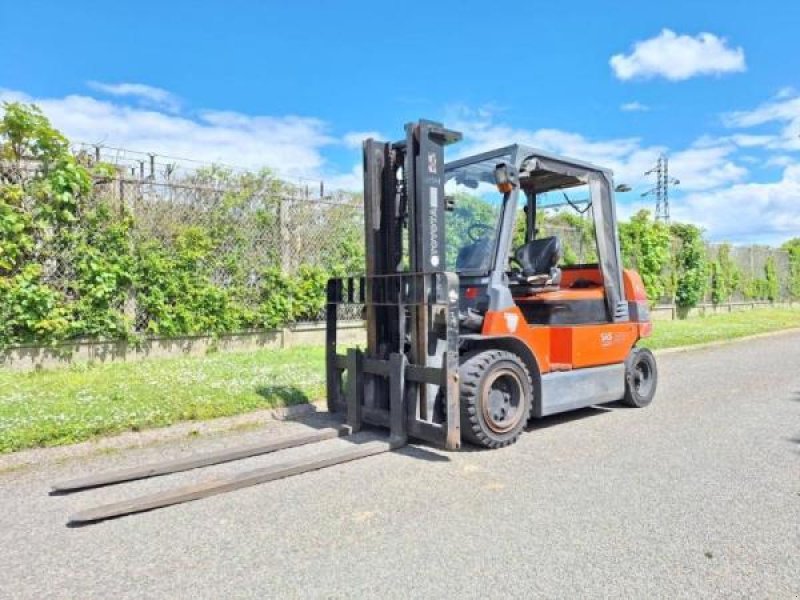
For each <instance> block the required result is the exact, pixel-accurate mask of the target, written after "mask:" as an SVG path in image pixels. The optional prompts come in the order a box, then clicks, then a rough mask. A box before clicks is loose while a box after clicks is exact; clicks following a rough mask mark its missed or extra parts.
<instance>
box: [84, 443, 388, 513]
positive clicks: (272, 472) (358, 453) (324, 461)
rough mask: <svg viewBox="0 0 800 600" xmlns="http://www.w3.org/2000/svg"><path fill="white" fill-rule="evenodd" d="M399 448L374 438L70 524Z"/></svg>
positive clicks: (107, 508)
mask: <svg viewBox="0 0 800 600" xmlns="http://www.w3.org/2000/svg"><path fill="white" fill-rule="evenodd" d="M397 445H401V444H392V443H390V442H389V441H388V440H387V439H386V437H385V436H380V437H379V438H377V439H376V438H375V437H372V438H371V439H370V440H369V441H365V442H362V443H359V444H353V446H352V447H350V448H344V449H337V450H330V451H328V452H325V453H322V454H319V455H317V456H314V457H312V458H303V459H298V460H294V461H287V462H284V463H281V464H277V465H271V466H269V467H263V468H260V469H254V470H252V471H247V472H244V473H239V474H237V475H231V476H229V477H221V478H218V479H212V480H209V481H205V482H201V483H196V484H192V485H187V486H183V487H179V488H175V489H173V490H168V491H165V492H158V493H155V494H148V495H145V496H140V497H138V498H133V499H131V500H123V501H122V502H115V503H113V504H106V505H104V506H99V507H97V508H93V509H89V510H84V511H81V512H79V513H76V514H74V515H72V516H71V517H70V518H69V523H70V524H71V525H80V524H86V523H91V522H96V521H103V520H105V519H111V518H114V517H121V516H124V515H130V514H133V513H139V512H144V511H148V510H153V509H156V508H162V507H165V506H172V505H173V504H181V503H183V502H191V501H192V500H199V499H200V498H207V497H209V496H214V495H216V494H222V493H224V492H229V491H232V490H238V489H241V488H245V487H249V486H252V485H257V484H259V483H264V482H267V481H274V480H276V479H282V478H284V477H290V476H292V475H299V474H300V473H307V472H308V471H316V470H319V469H324V468H325V467H330V466H333V465H338V464H341V463H345V462H349V461H352V460H357V459H359V458H365V457H367V456H374V455H376V454H382V453H384V452H388V451H390V450H393V449H394V448H395V447H396V446H397Z"/></svg>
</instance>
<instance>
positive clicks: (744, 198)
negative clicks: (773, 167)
mask: <svg viewBox="0 0 800 600" xmlns="http://www.w3.org/2000/svg"><path fill="white" fill-rule="evenodd" d="M798 199H800V164H792V165H789V166H787V167H786V168H785V169H784V171H783V175H782V177H781V179H780V180H778V181H775V182H768V183H739V184H736V185H733V186H730V187H726V188H720V189H717V190H713V191H708V192H697V193H693V194H690V195H688V196H686V197H684V198H681V201H680V202H678V203H674V204H673V208H672V217H673V219H677V220H683V221H689V222H692V223H696V224H698V225H700V226H702V227H704V228H705V229H706V230H708V232H709V234H710V236H711V238H712V239H714V240H728V241H732V242H737V243H768V244H779V243H781V242H783V241H785V240H786V238H789V237H792V236H796V235H797V233H798V232H799V231H800V210H798Z"/></svg>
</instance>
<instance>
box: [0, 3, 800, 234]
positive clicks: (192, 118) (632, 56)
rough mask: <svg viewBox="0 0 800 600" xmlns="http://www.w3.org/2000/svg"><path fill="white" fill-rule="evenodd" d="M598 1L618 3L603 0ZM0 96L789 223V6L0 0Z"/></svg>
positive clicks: (91, 136) (738, 218)
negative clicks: (609, 172) (380, 146)
mask: <svg viewBox="0 0 800 600" xmlns="http://www.w3.org/2000/svg"><path fill="white" fill-rule="evenodd" d="M603 4H606V5H607V6H613V8H607V7H606V8H604V7H603V6H601V5H603ZM0 11H1V12H0V40H2V43H3V47H4V52H2V53H0V97H1V98H3V99H6V100H8V99H20V100H26V101H35V102H37V103H39V104H40V105H41V106H42V107H43V108H44V109H45V111H46V112H47V113H48V114H49V115H50V117H51V118H52V120H53V121H54V123H55V124H56V125H57V126H59V127H61V128H62V129H63V130H64V131H65V133H67V134H68V135H69V136H70V137H71V138H72V139H74V140H76V141H86V142H104V143H106V144H109V145H116V146H123V147H126V148H131V149H134V150H140V151H146V152H148V151H152V152H157V153H160V154H165V155H174V156H186V157H191V158H197V159H199V160H203V161H222V162H226V163H230V164H236V165H242V166H247V167H252V166H257V165H268V166H270V167H272V168H275V169H277V170H279V171H281V172H282V173H286V174H289V175H292V176H301V175H302V176H306V177H309V178H325V179H326V180H327V181H328V182H329V183H330V185H336V186H344V187H354V186H358V185H359V168H360V167H359V163H360V156H359V152H360V151H359V143H360V139H361V138H362V137H363V136H364V135H365V134H370V133H372V134H380V135H382V136H385V137H389V138H396V137H400V136H401V135H402V125H403V123H405V122H406V121H410V120H414V119H417V118H420V117H425V118H432V119H439V120H443V121H444V122H445V123H446V124H447V125H449V126H451V127H455V128H460V129H462V130H463V131H464V133H465V141H464V142H463V143H462V144H461V145H460V147H454V149H453V151H454V152H457V153H464V152H470V151H472V150H478V149H485V148H487V147H489V146H493V145H503V144H506V143H511V142H514V141H522V142H526V143H530V144H533V145H538V146H543V147H545V148H546V149H548V150H551V151H556V152H560V153H562V154H567V155H572V156H575V157H577V158H585V159H588V160H592V161H594V162H597V163H599V164H603V165H608V166H611V167H612V168H614V170H615V172H616V173H617V179H618V180H619V181H625V182H627V183H629V184H630V185H632V186H633V187H634V191H633V192H631V193H629V194H624V195H620V197H619V200H620V203H621V205H622V212H623V214H630V212H631V211H633V210H635V209H636V208H638V207H640V206H650V205H651V204H652V202H651V201H650V200H649V199H646V200H643V199H641V198H640V192H641V191H644V190H646V189H647V188H648V187H649V186H648V182H647V179H646V178H645V177H644V176H643V173H644V171H646V170H647V169H648V168H649V167H650V166H651V164H652V163H653V162H654V161H655V157H656V156H657V155H658V153H659V152H662V151H663V152H667V153H668V154H669V155H670V158H671V166H672V172H673V174H674V175H675V176H676V177H678V178H679V179H680V180H681V185H680V186H679V187H678V188H676V190H675V194H674V196H673V203H672V212H673V217H674V218H681V219H687V220H692V221H694V222H697V223H699V224H701V225H702V226H704V227H705V228H706V229H707V230H708V232H709V234H710V236H711V237H712V238H714V239H730V240H732V241H735V242H767V243H776V242H780V241H782V240H783V239H786V238H788V237H791V236H792V235H798V234H800V137H798V136H800V95H799V94H798V90H800V81H799V79H800V41H798V38H797V24H798V23H800V3H798V2H789V1H786V0H785V1H783V2H776V1H769V0H767V1H762V2H759V3H757V4H756V5H754V4H753V3H752V2H738V1H731V0H728V1H720V2H696V1H694V2H682V1H674V2H669V3H661V4H660V5H659V4H655V3H650V4H645V3H643V2H614V3H599V2H596V1H587V2H581V1H574V2H571V3H552V4H550V5H544V3H531V2H527V3H516V4H515V3H510V4H508V5H491V4H487V3H485V2H480V3H479V2H463V1H462V2H437V3H434V2H408V1H407V2H399V3H397V4H394V5H392V4H391V3H388V2H369V3H367V2H314V1H307V2H303V3H286V2H281V3H278V2H261V3H257V2H236V1H229V2H224V3H223V2H175V1H173V2H170V3H157V2H148V1H144V0H143V1H139V2H136V3H132V4H131V3H127V4H126V3H93V2H82V3H81V2H78V3H64V2H55V1H53V2H27V3H20V2H16V3H11V2H3V3H2V7H0Z"/></svg>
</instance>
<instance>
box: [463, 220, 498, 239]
mask: <svg viewBox="0 0 800 600" xmlns="http://www.w3.org/2000/svg"><path fill="white" fill-rule="evenodd" d="M492 231H494V227H492V226H491V225H486V224H485V223H473V224H472V225H470V226H469V227H467V237H469V239H471V240H472V241H473V242H479V241H480V240H482V239H485V238H487V237H489V235H488V234H489V233H490V232H492Z"/></svg>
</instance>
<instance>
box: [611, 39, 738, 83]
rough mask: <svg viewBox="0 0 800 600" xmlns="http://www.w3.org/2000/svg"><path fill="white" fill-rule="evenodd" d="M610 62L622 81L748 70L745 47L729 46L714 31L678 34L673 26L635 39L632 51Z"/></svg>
mask: <svg viewBox="0 0 800 600" xmlns="http://www.w3.org/2000/svg"><path fill="white" fill-rule="evenodd" d="M609 64H610V65H611V68H612V69H613V70H614V74H615V75H616V76H617V78H619V79H621V80H623V81H627V80H630V79H650V78H653V77H664V78H665V79H668V80H670V81H681V80H684V79H689V78H690V77H695V76H697V75H714V74H721V73H734V72H740V71H744V70H745V69H746V66H745V59H744V50H743V49H742V48H741V47H739V48H731V47H729V46H728V45H727V42H726V40H725V39H724V38H720V37H717V36H716V35H714V34H713V33H700V34H698V35H697V36H694V37H693V36H690V35H678V34H676V33H675V32H674V31H672V30H670V29H663V30H662V31H661V33H660V34H659V35H657V36H655V37H653V38H650V39H647V40H642V41H638V42H636V43H635V44H634V46H633V51H632V52H631V53H630V54H627V55H626V54H615V55H614V56H612V57H611V59H610V60H609Z"/></svg>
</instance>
